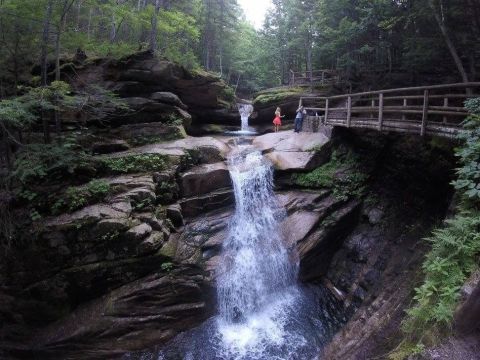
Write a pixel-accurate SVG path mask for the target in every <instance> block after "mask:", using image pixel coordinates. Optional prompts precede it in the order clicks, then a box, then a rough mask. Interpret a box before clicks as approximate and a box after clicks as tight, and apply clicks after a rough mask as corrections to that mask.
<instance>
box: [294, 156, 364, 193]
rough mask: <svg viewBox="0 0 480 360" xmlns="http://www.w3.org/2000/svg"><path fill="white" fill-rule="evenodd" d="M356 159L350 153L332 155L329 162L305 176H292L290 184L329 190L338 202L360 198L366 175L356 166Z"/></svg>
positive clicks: (357, 162)
mask: <svg viewBox="0 0 480 360" xmlns="http://www.w3.org/2000/svg"><path fill="white" fill-rule="evenodd" d="M358 164H359V161H358V159H357V158H356V157H355V156H354V155H353V154H352V153H351V152H348V153H347V154H345V155H343V156H340V155H338V154H337V153H336V152H334V153H333V154H332V157H331V159H330V161H329V162H328V163H326V164H324V165H322V166H320V167H318V168H316V169H315V170H313V171H311V172H309V173H305V174H293V175H292V178H291V180H292V182H293V183H294V184H295V185H298V186H302V187H305V188H326V189H331V190H332V192H333V195H334V196H335V197H336V198H337V199H340V200H346V199H348V198H349V197H352V196H353V197H360V196H362V195H363V192H364V190H365V187H364V184H365V181H366V179H367V175H366V174H365V173H364V172H363V171H362V170H361V169H360V167H359V166H358Z"/></svg>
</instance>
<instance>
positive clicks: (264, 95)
mask: <svg viewBox="0 0 480 360" xmlns="http://www.w3.org/2000/svg"><path fill="white" fill-rule="evenodd" d="M303 93H305V89H303V88H301V87H285V88H277V89H268V90H265V91H261V92H259V93H257V95H256V97H255V100H253V103H254V105H266V104H270V103H278V102H281V101H283V100H285V99H288V98H289V97H292V96H300V95H302V94H303Z"/></svg>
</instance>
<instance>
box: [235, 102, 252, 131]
mask: <svg viewBox="0 0 480 360" xmlns="http://www.w3.org/2000/svg"><path fill="white" fill-rule="evenodd" d="M237 107H238V112H239V113H240V118H241V120H242V128H241V131H249V128H248V118H249V117H250V115H251V114H252V112H253V106H252V105H251V104H242V103H238V104H237Z"/></svg>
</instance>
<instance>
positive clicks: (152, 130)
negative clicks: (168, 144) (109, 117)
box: [111, 117, 188, 150]
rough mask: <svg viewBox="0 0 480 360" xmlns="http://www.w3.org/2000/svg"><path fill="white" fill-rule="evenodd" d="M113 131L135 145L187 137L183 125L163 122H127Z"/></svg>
mask: <svg viewBox="0 0 480 360" xmlns="http://www.w3.org/2000/svg"><path fill="white" fill-rule="evenodd" d="M187 118H188V117H187ZM111 132H112V134H113V135H115V136H118V137H121V138H122V139H125V140H127V141H128V142H129V143H131V144H134V145H144V144H149V143H154V142H160V141H169V140H175V139H181V138H184V137H186V134H185V129H184V128H183V126H179V125H173V124H164V123H161V122H150V123H145V122H139V123H136V124H126V125H122V126H120V127H118V128H116V129H112V130H111ZM125 150H127V149H125Z"/></svg>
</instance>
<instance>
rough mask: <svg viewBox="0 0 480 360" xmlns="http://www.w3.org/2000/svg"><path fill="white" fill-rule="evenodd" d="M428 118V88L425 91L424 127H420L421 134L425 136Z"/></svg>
mask: <svg viewBox="0 0 480 360" xmlns="http://www.w3.org/2000/svg"><path fill="white" fill-rule="evenodd" d="M427 119H428V89H425V91H424V92H423V112H422V127H421V128H420V136H425V130H426V128H427Z"/></svg>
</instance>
